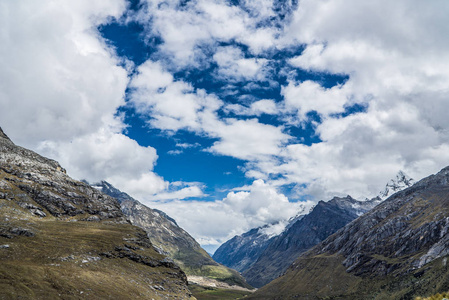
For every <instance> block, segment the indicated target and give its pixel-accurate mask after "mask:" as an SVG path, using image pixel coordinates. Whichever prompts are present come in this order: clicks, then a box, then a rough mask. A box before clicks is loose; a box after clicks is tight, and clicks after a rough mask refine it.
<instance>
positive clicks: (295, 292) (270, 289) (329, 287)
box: [249, 188, 449, 300]
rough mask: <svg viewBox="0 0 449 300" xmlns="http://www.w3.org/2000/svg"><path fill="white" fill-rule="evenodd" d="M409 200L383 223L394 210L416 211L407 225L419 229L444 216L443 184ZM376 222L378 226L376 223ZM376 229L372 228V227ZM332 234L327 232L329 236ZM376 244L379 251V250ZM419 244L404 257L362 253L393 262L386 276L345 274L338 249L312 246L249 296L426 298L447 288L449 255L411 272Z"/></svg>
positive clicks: (447, 199) (447, 198) (448, 195)
mask: <svg viewBox="0 0 449 300" xmlns="http://www.w3.org/2000/svg"><path fill="white" fill-rule="evenodd" d="M410 203H411V204H410V205H404V206H403V207H401V208H400V209H399V210H398V211H396V212H394V213H393V214H392V215H390V216H389V217H388V218H386V219H385V220H384V221H383V222H388V220H389V218H391V217H393V216H396V215H408V214H409V213H410V212H413V211H416V210H419V211H420V213H419V214H416V215H415V216H414V217H413V218H411V219H410V220H408V221H407V222H408V223H409V225H410V228H413V229H419V228H420V227H421V226H424V225H425V224H427V223H430V222H435V221H438V220H441V219H443V218H445V217H446V216H448V215H449V205H448V203H449V191H448V188H441V189H435V190H433V191H431V192H422V193H420V194H418V195H417V196H416V198H415V201H413V202H410ZM376 227H377V226H376ZM374 229H375V228H372V230H374ZM331 238H332V237H331ZM394 243H395V241H394V240H388V241H384V242H382V243H379V249H380V250H381V249H382V248H385V249H388V248H389V247H392V245H393V244H394ZM379 249H378V251H380V250H379ZM427 251H428V249H421V251H419V252H415V253H413V254H412V255H409V256H404V257H385V256H382V255H381V254H380V253H378V254H376V253H371V254H370V253H368V252H367V253H365V254H366V255H368V256H370V257H371V258H375V259H376V260H378V261H379V263H380V262H383V263H385V264H386V265H387V266H395V268H396V269H395V271H394V272H393V273H391V274H389V276H382V275H380V274H376V270H375V269H373V270H372V272H371V273H367V274H364V275H361V276H355V275H354V274H353V273H347V272H346V270H345V268H344V267H343V265H342V263H343V261H344V257H343V256H339V255H338V254H326V253H325V254H320V255H316V254H314V251H313V250H312V251H311V252H309V253H308V254H306V255H303V256H301V257H299V258H298V259H297V261H296V262H295V263H294V264H293V266H291V267H290V268H289V270H288V271H287V272H286V274H285V275H284V276H282V277H280V278H278V279H276V280H274V281H272V282H271V283H269V284H268V285H266V286H264V287H263V288H261V289H259V290H258V292H256V293H255V294H254V295H251V296H249V299H293V298H294V299H354V300H355V299H375V300H387V299H415V297H416V296H423V297H430V296H431V295H434V294H436V293H438V292H441V291H447V290H449V263H448V262H447V260H448V258H449V257H442V258H439V259H436V260H435V261H433V262H432V263H429V264H426V265H424V266H423V267H422V268H420V269H412V270H411V271H410V265H409V264H410V261H412V260H413V259H414V258H419V257H421V256H422V255H423V254H425V253H426V252H427Z"/></svg>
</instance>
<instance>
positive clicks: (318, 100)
mask: <svg viewBox="0 0 449 300" xmlns="http://www.w3.org/2000/svg"><path fill="white" fill-rule="evenodd" d="M347 87H348V85H345V86H343V87H342V86H339V85H336V86H334V87H332V88H330V89H325V88H323V87H322V86H321V85H320V84H319V83H316V82H313V81H310V80H307V81H304V82H301V83H298V84H295V83H292V82H290V83H289V84H288V85H287V86H285V87H283V88H282V95H283V96H284V104H285V107H286V108H287V109H288V110H293V111H297V112H298V117H299V119H300V120H304V118H305V115H306V114H307V113H308V112H310V111H316V112H317V113H319V114H321V115H325V116H328V115H330V114H335V113H341V112H344V105H345V104H347V102H348V99H349V98H350V95H347V93H348V92H347V90H348V88H347Z"/></svg>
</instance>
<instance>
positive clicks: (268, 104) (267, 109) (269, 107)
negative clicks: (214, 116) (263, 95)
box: [224, 99, 280, 116]
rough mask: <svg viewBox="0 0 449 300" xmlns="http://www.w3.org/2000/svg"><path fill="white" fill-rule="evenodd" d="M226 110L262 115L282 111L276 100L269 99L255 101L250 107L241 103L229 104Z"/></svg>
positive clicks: (240, 113)
mask: <svg viewBox="0 0 449 300" xmlns="http://www.w3.org/2000/svg"><path fill="white" fill-rule="evenodd" d="M224 110H225V111H226V112H227V113H229V112H232V113H234V114H236V115H243V116H260V115H262V114H268V115H277V114H279V113H280V109H279V108H278V107H277V105H276V102H274V101H273V100H269V99H263V100H258V101H255V102H253V103H251V105H250V106H249V107H246V106H243V105H240V104H228V105H226V106H225V107H224Z"/></svg>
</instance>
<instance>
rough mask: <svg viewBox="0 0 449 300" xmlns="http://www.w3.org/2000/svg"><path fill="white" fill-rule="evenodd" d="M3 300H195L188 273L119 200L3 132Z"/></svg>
mask: <svg viewBox="0 0 449 300" xmlns="http://www.w3.org/2000/svg"><path fill="white" fill-rule="evenodd" d="M0 274H1V276H0V298H1V299H59V298H62V299H81V298H83V299H84V298H88V299H106V298H112V299H168V298H176V299H189V298H191V293H190V291H189V289H188V287H187V278H186V275H185V273H184V272H183V271H182V270H181V269H180V268H179V267H178V266H177V265H175V264H174V263H173V262H172V261H171V260H169V259H167V258H166V257H165V256H164V255H161V254H160V253H158V252H157V251H156V249H155V248H154V247H153V246H152V244H151V242H150V240H149V239H148V237H147V235H146V234H145V232H144V231H143V230H142V229H140V228H138V227H136V226H132V225H131V224H129V222H128V221H127V219H126V216H125V215H124V214H123V213H122V211H121V209H120V204H119V203H118V202H117V200H116V199H114V198H112V197H110V196H107V195H105V194H103V193H101V192H99V191H97V190H96V189H94V188H92V187H90V186H89V185H87V184H85V183H83V182H80V181H76V180H74V179H72V178H70V177H69V176H68V175H67V174H66V172H65V170H64V169H63V168H62V167H61V166H60V165H59V164H58V163H57V162H56V161H54V160H51V159H47V158H45V157H42V156H40V155H38V154H36V153H35V152H32V151H30V150H27V149H24V148H22V147H19V146H16V145H15V144H14V143H13V142H12V141H11V140H10V139H9V138H8V137H7V136H6V134H5V133H4V132H3V131H2V130H1V129H0Z"/></svg>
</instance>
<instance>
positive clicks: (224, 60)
mask: <svg viewBox="0 0 449 300" xmlns="http://www.w3.org/2000/svg"><path fill="white" fill-rule="evenodd" d="M213 59H214V61H215V62H216V63H217V64H218V67H219V69H218V77H219V78H222V80H238V81H241V80H261V81H262V80H264V79H265V76H266V75H267V74H266V71H267V70H264V69H263V68H264V67H265V65H266V64H267V60H266V59H262V58H259V59H258V58H244V55H243V52H242V50H240V49H239V48H237V47H233V46H227V47H219V48H218V49H217V51H216V52H215V54H214V56H213Z"/></svg>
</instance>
